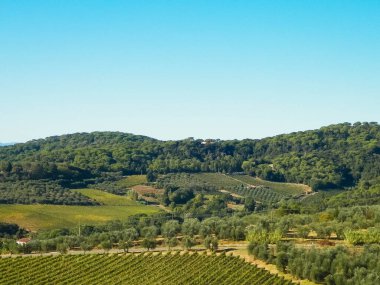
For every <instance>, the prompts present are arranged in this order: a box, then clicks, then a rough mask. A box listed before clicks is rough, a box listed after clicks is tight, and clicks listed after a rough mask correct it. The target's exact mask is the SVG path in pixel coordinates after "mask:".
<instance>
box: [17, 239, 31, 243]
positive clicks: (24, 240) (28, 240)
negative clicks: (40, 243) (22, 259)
mask: <svg viewBox="0 0 380 285" xmlns="http://www.w3.org/2000/svg"><path fill="white" fill-rule="evenodd" d="M31 240H32V239H31V238H20V239H19V240H17V242H25V243H27V242H30V241H31Z"/></svg>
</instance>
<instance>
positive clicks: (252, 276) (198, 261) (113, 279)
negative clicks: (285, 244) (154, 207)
mask: <svg viewBox="0 0 380 285" xmlns="http://www.w3.org/2000/svg"><path fill="white" fill-rule="evenodd" d="M0 271H1V274H0V284H4V285H8V284H9V285H11V284H23V285H28V284H33V285H34V284H36V285H38V284H41V285H42V284H76V285H77V284H78V285H79V284H83V285H84V284H130V285H135V284H136V285H140V284H144V285H150V284H168V285H178V284H188V285H248V284H249V285H275V284H277V285H288V284H293V283H292V282H291V281H287V280H284V279H283V278H281V277H278V276H277V275H272V274H270V273H269V272H268V271H266V270H264V269H260V268H258V267H256V266H255V265H252V264H250V263H247V262H245V261H244V260H243V259H241V258H239V257H234V256H226V255H212V256H209V255H204V254H197V253H195V254H189V253H185V254H179V253H178V252H177V253H175V254H152V253H150V254H145V255H144V254H138V255H136V254H126V255H121V256H120V255H119V256H118V255H105V254H101V255H98V254H87V255H58V256H37V257H17V258H0Z"/></svg>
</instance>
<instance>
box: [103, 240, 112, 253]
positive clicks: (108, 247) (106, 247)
mask: <svg viewBox="0 0 380 285" xmlns="http://www.w3.org/2000/svg"><path fill="white" fill-rule="evenodd" d="M100 246H101V247H102V248H103V249H104V252H108V251H110V250H111V249H112V243H111V242H110V241H109V240H105V241H102V242H101V244H100Z"/></svg>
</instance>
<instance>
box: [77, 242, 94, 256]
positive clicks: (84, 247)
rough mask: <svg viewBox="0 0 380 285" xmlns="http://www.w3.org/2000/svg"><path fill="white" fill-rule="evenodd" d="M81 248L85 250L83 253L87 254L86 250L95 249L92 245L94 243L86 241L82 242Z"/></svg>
mask: <svg viewBox="0 0 380 285" xmlns="http://www.w3.org/2000/svg"><path fill="white" fill-rule="evenodd" d="M80 248H81V249H82V250H83V254H85V253H86V251H89V250H91V249H93V246H92V244H90V243H88V242H86V241H84V242H82V243H81V244H80Z"/></svg>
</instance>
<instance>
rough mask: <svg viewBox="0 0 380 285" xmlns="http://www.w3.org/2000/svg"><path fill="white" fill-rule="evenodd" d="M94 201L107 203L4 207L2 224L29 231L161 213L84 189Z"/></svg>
mask: <svg viewBox="0 0 380 285" xmlns="http://www.w3.org/2000/svg"><path fill="white" fill-rule="evenodd" d="M73 191H78V192H81V193H82V194H83V195H86V196H88V197H90V198H95V199H96V200H97V201H99V202H101V203H103V204H104V205H101V206H64V205H40V204H35V205H0V221H2V222H8V223H16V224H18V225H20V226H21V227H24V228H27V229H29V230H33V231H35V230H40V229H52V228H60V227H75V226H77V225H78V224H79V223H81V224H100V223H104V222H106V221H109V220H115V219H120V220H123V219H125V218H126V217H128V216H131V215H135V214H141V213H145V214H152V213H156V212H158V211H159V209H157V208H155V207H152V206H145V205H141V204H139V203H137V202H134V201H131V200H129V199H128V198H127V197H122V196H117V195H113V194H110V193H106V192H103V191H100V190H93V189H81V190H73Z"/></svg>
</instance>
